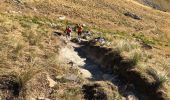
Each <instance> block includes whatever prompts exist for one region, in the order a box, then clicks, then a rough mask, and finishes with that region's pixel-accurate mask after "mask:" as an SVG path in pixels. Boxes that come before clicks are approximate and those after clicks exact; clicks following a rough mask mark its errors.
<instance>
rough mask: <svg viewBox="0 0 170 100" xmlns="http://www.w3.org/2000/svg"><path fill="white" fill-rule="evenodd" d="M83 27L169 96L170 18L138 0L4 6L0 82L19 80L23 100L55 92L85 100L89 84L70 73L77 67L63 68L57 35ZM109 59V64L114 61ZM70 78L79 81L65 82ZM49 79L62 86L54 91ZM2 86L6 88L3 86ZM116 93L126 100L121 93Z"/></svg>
mask: <svg viewBox="0 0 170 100" xmlns="http://www.w3.org/2000/svg"><path fill="white" fill-rule="evenodd" d="M156 3H158V4H161V3H160V2H156ZM167 4H168V3H167ZM78 23H81V24H85V25H86V26H85V29H86V30H89V31H91V32H92V33H93V37H92V38H95V37H99V36H102V37H104V38H105V39H106V40H107V41H108V45H104V48H108V47H109V48H112V49H113V50H118V51H120V52H121V57H124V58H125V60H127V59H126V58H129V59H130V60H133V61H134V62H133V63H135V64H137V65H136V66H137V68H136V69H138V70H140V72H141V73H147V72H149V71H151V72H153V73H154V74H153V73H152V75H153V76H155V78H156V79H157V80H158V81H159V82H160V83H163V88H161V89H163V90H162V91H163V92H164V93H165V94H167V95H168V94H170V88H169V85H170V83H169V81H168V80H169V78H170V13H168V12H163V11H159V10H155V9H152V8H151V7H148V6H145V5H143V4H141V3H139V2H137V1H135V0H1V1H0V43H1V44H0V55H1V57H0V79H2V80H4V81H5V82H7V83H8V82H11V81H9V80H10V79H11V80H15V81H16V82H15V81H14V83H17V84H18V87H19V88H18V89H17V90H16V91H18V90H22V92H23V93H22V92H21V94H23V96H24V95H28V94H29V93H31V92H32V90H35V91H34V92H33V93H31V94H30V95H31V96H35V95H36V96H37V95H46V96H49V97H50V96H52V95H50V93H51V92H52V94H53V95H55V96H57V97H58V99H63V98H66V99H67V98H75V97H76V98H79V99H82V98H83V93H82V91H81V89H82V88H81V87H82V85H83V84H84V83H86V81H87V80H84V79H82V77H81V74H80V73H79V72H78V71H77V69H74V68H73V67H70V66H71V65H70V63H72V62H66V61H65V62H64V63H63V62H60V60H62V59H61V58H58V57H59V54H58V53H59V50H61V48H64V47H65V46H67V42H65V41H64V40H61V39H59V38H57V37H55V36H54V35H53V32H54V31H56V32H59V33H61V34H63V32H64V29H65V27H66V26H67V25H71V26H73V27H74V26H75V24H78ZM73 36H76V34H75V31H74V32H73ZM97 45H98V44H97ZM106 50H107V49H106ZM109 52H110V51H109ZM63 54H64V53H63ZM99 54H101V56H102V54H105V53H99ZM66 56H68V55H66ZM104 56H105V57H106V58H107V60H108V61H112V60H114V59H109V58H111V57H110V56H109V57H108V56H107V54H105V55H104ZM111 56H112V55H111ZM68 57H69V56H68ZM122 61H123V60H122ZM72 68H73V69H72ZM148 70H149V71H148ZM132 71H133V70H132ZM155 73H156V74H155ZM70 74H74V75H71V78H73V79H75V75H76V77H80V79H78V81H76V82H72V81H69V80H68V79H65V77H64V76H65V75H66V76H69V75H70ZM46 76H49V77H51V78H52V79H50V80H54V81H56V82H58V84H57V85H56V86H55V87H54V88H52V90H51V88H49V86H48V83H49V82H48V80H47V79H46ZM72 76H73V77H72ZM105 76H107V75H105ZM4 77H5V78H4ZM6 77H7V78H6ZM18 77H19V78H18ZM49 77H48V78H49ZM149 78H150V77H149ZM150 79H151V80H152V78H150ZM12 83H13V82H12ZM21 83H22V84H21ZM1 84H3V85H4V84H5V83H3V81H0V86H1ZM104 84H105V83H104ZM106 84H107V82H106ZM20 86H21V87H22V89H20ZM73 86H75V87H74V88H73ZM12 87H13V85H12ZM36 87H37V88H36ZM106 87H109V86H106ZM131 87H132V88H133V86H131ZM0 88H1V87H0ZM62 88H64V90H63V89H62ZM12 89H13V88H12ZM99 89H100V86H99ZM53 90H54V91H53ZM104 90H105V89H104ZM37 91H38V92H37ZM58 91H59V92H58ZM109 91H110V89H109ZM113 91H115V92H114V93H115V94H117V95H118V98H119V99H120V98H122V95H121V96H120V95H119V93H118V91H117V89H115V90H114V89H113ZM113 91H112V92H113ZM3 93H8V91H7V92H4V91H3ZM24 93H25V94H24ZM34 93H35V94H34ZM58 93H59V94H58ZM109 93H110V92H109ZM1 95H2V96H3V94H0V96H1ZM35 98H36V97H35ZM51 98H53V97H51ZM54 98H55V97H54ZM0 99H1V98H0Z"/></svg>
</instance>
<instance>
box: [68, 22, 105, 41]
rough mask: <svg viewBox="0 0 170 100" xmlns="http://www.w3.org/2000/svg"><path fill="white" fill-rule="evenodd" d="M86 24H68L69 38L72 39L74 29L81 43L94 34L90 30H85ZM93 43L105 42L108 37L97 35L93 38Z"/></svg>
mask: <svg viewBox="0 0 170 100" xmlns="http://www.w3.org/2000/svg"><path fill="white" fill-rule="evenodd" d="M84 26H85V25H84V24H77V25H76V26H75V27H71V26H67V27H66V29H65V33H66V38H67V40H71V37H72V32H73V29H74V31H76V33H77V40H78V42H79V43H80V42H81V41H82V38H83V39H88V38H89V37H90V36H91V35H92V34H91V32H90V31H86V30H84ZM92 42H93V43H100V44H105V43H106V39H105V38H103V37H97V38H94V39H93V40H92Z"/></svg>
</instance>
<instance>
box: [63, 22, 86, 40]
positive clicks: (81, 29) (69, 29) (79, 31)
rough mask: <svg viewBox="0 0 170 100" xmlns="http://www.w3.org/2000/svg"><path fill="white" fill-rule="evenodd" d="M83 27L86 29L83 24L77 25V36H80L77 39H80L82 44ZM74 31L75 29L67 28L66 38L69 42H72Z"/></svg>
mask: <svg viewBox="0 0 170 100" xmlns="http://www.w3.org/2000/svg"><path fill="white" fill-rule="evenodd" d="M83 27H84V25H81V24H77V25H76V27H75V28H76V32H77V35H78V38H77V39H78V41H79V42H81V36H82V33H83ZM72 31H73V29H72V28H71V27H70V26H67V27H66V30H65V33H66V38H67V39H68V40H71V36H72V34H71V33H72Z"/></svg>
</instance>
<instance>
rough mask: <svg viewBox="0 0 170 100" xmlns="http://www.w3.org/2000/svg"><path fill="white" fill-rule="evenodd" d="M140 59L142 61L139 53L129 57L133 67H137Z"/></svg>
mask: <svg viewBox="0 0 170 100" xmlns="http://www.w3.org/2000/svg"><path fill="white" fill-rule="evenodd" d="M141 59H142V54H141V52H140V51H135V52H134V53H133V54H132V56H131V60H132V62H133V65H137V64H138V63H139V61H140V60H141Z"/></svg>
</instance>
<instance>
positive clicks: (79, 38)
mask: <svg viewBox="0 0 170 100" xmlns="http://www.w3.org/2000/svg"><path fill="white" fill-rule="evenodd" d="M78 41H79V42H81V32H78Z"/></svg>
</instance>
